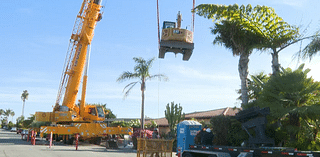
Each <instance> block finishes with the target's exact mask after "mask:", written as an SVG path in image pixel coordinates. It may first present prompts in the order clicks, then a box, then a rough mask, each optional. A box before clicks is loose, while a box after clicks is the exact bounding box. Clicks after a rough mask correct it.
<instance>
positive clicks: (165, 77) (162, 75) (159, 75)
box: [146, 74, 169, 81]
mask: <svg viewBox="0 0 320 157" xmlns="http://www.w3.org/2000/svg"><path fill="white" fill-rule="evenodd" d="M154 78H158V79H159V81H161V79H163V80H164V81H168V80H169V78H168V76H166V75H164V74H157V75H152V76H149V77H147V78H146V80H152V79H154Z"/></svg>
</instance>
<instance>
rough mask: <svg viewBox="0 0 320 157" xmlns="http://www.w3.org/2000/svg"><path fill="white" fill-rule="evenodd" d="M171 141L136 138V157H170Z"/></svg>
mask: <svg viewBox="0 0 320 157" xmlns="http://www.w3.org/2000/svg"><path fill="white" fill-rule="evenodd" d="M173 141H174V140H164V139H146V138H137V157H141V156H142V157H172V145H173Z"/></svg>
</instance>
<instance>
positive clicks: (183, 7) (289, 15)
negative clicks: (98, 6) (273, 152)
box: [0, 0, 320, 121]
mask: <svg viewBox="0 0 320 157" xmlns="http://www.w3.org/2000/svg"><path fill="white" fill-rule="evenodd" d="M81 3H82V1H81V0H68V1H66V0H55V1H36V0H28V1H23V0H15V1H3V2H1V3H0V7H1V9H0V15H1V17H0V21H1V22H0V28H1V29H0V34H1V38H0V46H1V49H0V54H1V57H0V63H1V68H0V76H1V77H0V108H1V109H12V110H14V112H15V117H14V119H15V118H17V117H18V116H20V115H21V112H22V100H21V98H20V97H21V94H22V92H23V90H28V92H29V94H30V95H29V99H28V100H27V101H26V106H25V113H24V114H25V116H29V115H30V114H34V113H35V112H36V111H45V112H49V111H52V106H53V105H54V103H55V100H56V97H57V92H58V87H59V81H60V77H61V73H62V68H63V63H64V59H65V55H66V51H67V47H68V42H69V39H70V36H71V31H72V28H73V24H74V21H75V18H76V15H77V13H78V12H79V9H80V6H81ZM206 3H215V4H226V5H229V4H234V3H237V4H239V5H241V4H245V5H247V4H251V5H252V6H256V5H258V4H259V5H266V6H270V7H273V8H274V9H275V11H276V13H277V14H278V15H279V16H280V17H282V18H283V19H284V21H286V22H288V23H289V24H291V25H296V26H301V27H302V29H305V28H308V29H307V35H311V34H312V33H313V32H314V31H315V30H316V29H318V28H319V20H320V18H319V17H318V9H317V8H318V7H319V6H320V1H318V0H268V1H265V0H241V1H235V0H215V1H213V0H197V1H196V5H199V4H206ZM102 4H103V5H104V9H103V11H104V14H103V19H102V20H101V21H100V22H99V23H98V24H97V27H96V29H95V36H94V38H93V41H92V47H91V49H92V51H91V56H90V65H89V78H88V86H87V100H86V101H87V103H102V104H107V107H108V108H110V109H111V110H112V111H113V112H114V114H116V115H117V117H119V118H139V117H140V110H141V95H140V94H141V92H140V88H139V86H137V87H135V88H134V89H132V92H131V94H130V95H129V96H128V97H127V99H125V100H123V99H122V98H123V93H122V90H123V88H124V87H125V85H127V84H128V83H130V82H131V81H127V82H123V83H118V82H116V79H117V78H118V77H119V76H120V74H121V73H122V72H123V71H127V70H129V71H133V66H134V65H135V63H134V61H133V60H132V58H133V57H143V58H145V59H149V58H152V57H157V56H158V50H157V49H158V39H157V37H158V35H157V29H158V28H157V16H156V0H148V1H132V0H122V1H121V3H120V2H119V1H116V0H103V2H102ZM191 8H192V0H189V1H186V0H174V1H172V0H170V1H169V0H160V23H161V25H162V22H163V21H164V20H166V21H175V19H176V15H177V13H178V11H181V13H182V18H183V22H182V27H188V28H190V26H191ZM309 24H310V25H309ZM211 26H213V23H212V21H211V20H208V19H205V18H203V17H199V16H197V15H196V17H195V34H194V43H195V49H194V51H193V54H192V56H191V58H190V60H189V61H187V62H186V61H182V56H181V55H177V56H175V55H174V54H173V53H167V54H166V57H165V59H156V61H155V62H154V64H153V68H152V70H151V73H152V74H157V73H163V74H166V75H167V76H168V77H169V81H168V82H159V81H157V80H153V81H150V82H147V91H146V100H145V115H146V116H148V117H151V118H158V117H164V110H165V106H166V104H167V103H170V102H172V101H174V102H175V103H180V105H181V106H182V107H183V112H185V113H189V112H194V111H205V110H213V109H219V108H224V107H234V106H237V107H240V101H238V100H236V98H237V97H238V95H237V93H236V90H237V89H239V88H240V79H239V75H238V60H239V57H234V56H232V53H231V51H230V50H227V49H225V48H224V47H221V46H219V45H213V44H212V41H213V39H214V36H213V35H212V34H211V33H210V27H211ZM305 43H307V42H304V44H305ZM299 47H300V45H299V44H297V45H294V46H291V47H289V48H287V49H286V50H284V51H283V52H281V53H280V63H281V65H282V66H283V67H291V68H293V69H295V68H296V67H297V66H298V65H299V63H298V62H297V61H296V60H294V61H293V60H292V55H293V54H294V53H296V52H297V51H298V49H299ZM319 61H320V60H319V57H316V58H314V59H313V60H312V61H311V62H309V61H306V67H308V68H311V72H310V76H312V77H313V78H314V79H315V80H317V81H320V75H319V74H318V73H319V69H318V67H319V66H320V65H319V64H318V62H319ZM300 63H301V62H300ZM261 71H263V72H265V73H271V55H270V54H269V53H268V52H265V53H261V52H255V53H253V54H252V55H251V56H250V63H249V73H250V74H256V73H259V72H261ZM132 81H134V80H132ZM10 120H11V117H10ZM14 121H15V120H14Z"/></svg>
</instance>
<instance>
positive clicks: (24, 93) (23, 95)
mask: <svg viewBox="0 0 320 157" xmlns="http://www.w3.org/2000/svg"><path fill="white" fill-rule="evenodd" d="M28 97H29V93H28V91H27V90H24V91H23V93H22V94H21V100H22V101H23V106H22V116H23V113H24V105H25V103H26V100H28Z"/></svg>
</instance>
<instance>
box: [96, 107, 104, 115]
mask: <svg viewBox="0 0 320 157" xmlns="http://www.w3.org/2000/svg"><path fill="white" fill-rule="evenodd" d="M97 111H98V117H104V111H103V108H102V107H101V106H97Z"/></svg>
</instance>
